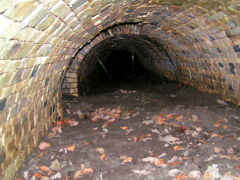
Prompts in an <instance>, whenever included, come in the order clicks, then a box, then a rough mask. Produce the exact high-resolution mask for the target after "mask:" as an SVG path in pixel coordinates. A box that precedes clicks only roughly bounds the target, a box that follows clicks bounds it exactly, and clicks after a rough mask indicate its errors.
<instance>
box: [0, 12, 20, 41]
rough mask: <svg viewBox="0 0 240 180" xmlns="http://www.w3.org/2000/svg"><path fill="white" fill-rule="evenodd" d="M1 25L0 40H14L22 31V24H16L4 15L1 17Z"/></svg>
mask: <svg viewBox="0 0 240 180" xmlns="http://www.w3.org/2000/svg"><path fill="white" fill-rule="evenodd" d="M0 24H1V28H0V38H4V39H12V38H13V37H15V36H16V34H17V33H18V32H19V31H20V30H21V24H20V23H17V22H14V21H12V20H11V19H9V18H6V17H4V16H3V15H0ZM1 41H3V40H1ZM0 45H1V44H0Z"/></svg>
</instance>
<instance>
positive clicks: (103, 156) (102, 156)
mask: <svg viewBox="0 0 240 180" xmlns="http://www.w3.org/2000/svg"><path fill="white" fill-rule="evenodd" d="M105 157H106V154H104V153H102V155H101V158H100V159H101V161H102V160H103V159H104V158H105Z"/></svg>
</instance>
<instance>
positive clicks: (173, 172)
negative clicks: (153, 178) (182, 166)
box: [168, 169, 182, 177]
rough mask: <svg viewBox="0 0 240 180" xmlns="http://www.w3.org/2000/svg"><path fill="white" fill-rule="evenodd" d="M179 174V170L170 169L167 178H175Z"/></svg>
mask: <svg viewBox="0 0 240 180" xmlns="http://www.w3.org/2000/svg"><path fill="white" fill-rule="evenodd" d="M179 173H182V171H180V170H179V169H172V170H170V171H169V172H168V176H170V177H176V176H177V175H178V174H179Z"/></svg>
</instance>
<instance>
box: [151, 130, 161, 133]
mask: <svg viewBox="0 0 240 180" xmlns="http://www.w3.org/2000/svg"><path fill="white" fill-rule="evenodd" d="M151 131H152V132H153V133H157V134H160V132H159V131H158V130H157V129H151Z"/></svg>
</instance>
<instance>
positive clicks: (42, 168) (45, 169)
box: [40, 166, 49, 172]
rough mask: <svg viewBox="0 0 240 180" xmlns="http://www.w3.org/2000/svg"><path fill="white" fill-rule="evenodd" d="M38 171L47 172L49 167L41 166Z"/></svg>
mask: <svg viewBox="0 0 240 180" xmlns="http://www.w3.org/2000/svg"><path fill="white" fill-rule="evenodd" d="M40 170H41V171H44V172H47V171H49V167H47V166H41V167H40Z"/></svg>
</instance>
